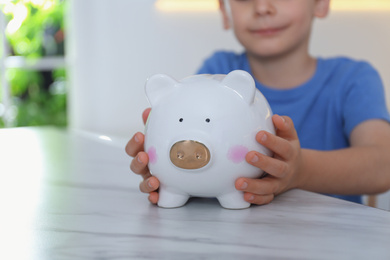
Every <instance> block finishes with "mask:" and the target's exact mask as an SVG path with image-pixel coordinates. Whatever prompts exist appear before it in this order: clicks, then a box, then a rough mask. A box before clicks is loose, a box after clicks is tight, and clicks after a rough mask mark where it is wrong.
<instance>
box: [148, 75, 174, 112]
mask: <svg viewBox="0 0 390 260" xmlns="http://www.w3.org/2000/svg"><path fill="white" fill-rule="evenodd" d="M177 83H178V82H177V80H175V79H173V78H171V77H170V76H168V75H165V74H156V75H153V76H151V77H150V78H149V79H148V80H147V81H146V83H145V93H146V97H147V98H148V100H149V103H150V104H151V105H152V106H153V105H155V104H157V103H158V102H159V100H160V99H161V98H163V97H165V96H167V95H169V93H170V92H171V91H172V90H173V89H174V88H175V85H176V84H177Z"/></svg>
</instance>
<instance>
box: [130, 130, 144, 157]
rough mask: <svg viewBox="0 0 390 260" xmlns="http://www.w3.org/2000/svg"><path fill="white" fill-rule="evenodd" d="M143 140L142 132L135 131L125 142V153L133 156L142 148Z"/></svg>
mask: <svg viewBox="0 0 390 260" xmlns="http://www.w3.org/2000/svg"><path fill="white" fill-rule="evenodd" d="M144 141H145V136H144V134H142V133H140V132H138V133H136V134H135V135H134V136H133V137H132V138H131V139H130V141H129V142H128V143H127V144H126V147H125V150H126V153H127V154H128V155H130V156H131V157H135V156H136V155H137V154H138V153H139V152H142V151H143V150H144Z"/></svg>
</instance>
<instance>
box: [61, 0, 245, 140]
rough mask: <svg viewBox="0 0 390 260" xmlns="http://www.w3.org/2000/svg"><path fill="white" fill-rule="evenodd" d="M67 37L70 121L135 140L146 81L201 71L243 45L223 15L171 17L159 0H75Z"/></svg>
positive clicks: (92, 129) (104, 132)
mask: <svg viewBox="0 0 390 260" xmlns="http://www.w3.org/2000/svg"><path fill="white" fill-rule="evenodd" d="M70 3H71V6H70V14H69V19H68V21H69V32H68V37H67V40H68V42H67V61H68V65H69V66H68V68H69V76H70V102H69V117H70V118H69V120H70V126H71V127H74V128H81V129H84V130H88V131H93V132H98V133H102V134H106V135H120V136H125V137H130V136H131V135H132V134H133V133H134V132H135V131H139V130H141V131H142V130H143V124H142V120H141V112H142V111H143V109H144V108H146V107H147V106H148V103H147V101H146V98H145V95H144V83H145V80H146V79H147V78H148V77H149V76H151V75H153V74H155V73H166V74H170V75H172V76H174V77H177V78H178V79H180V78H182V77H185V76H188V75H191V74H193V73H195V72H196V70H197V69H198V67H199V66H200V64H201V63H202V60H203V59H204V58H206V57H207V56H208V55H210V54H211V53H212V52H213V50H215V49H219V48H221V47H223V48H226V49H236V50H238V49H240V47H239V45H238V44H237V43H236V41H235V40H234V38H233V37H231V35H230V33H228V32H224V31H223V30H222V29H221V28H222V25H221V21H220V17H219V15H218V13H216V12H211V13H185V14H177V13H176V14H166V13H161V12H158V11H156V10H155V8H154V3H155V1H154V0H82V1H78V0H72V1H71V2H70Z"/></svg>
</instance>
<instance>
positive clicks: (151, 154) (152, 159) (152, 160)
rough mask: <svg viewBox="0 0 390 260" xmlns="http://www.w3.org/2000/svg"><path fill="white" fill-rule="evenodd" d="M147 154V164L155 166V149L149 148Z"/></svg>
mask: <svg viewBox="0 0 390 260" xmlns="http://www.w3.org/2000/svg"><path fill="white" fill-rule="evenodd" d="M147 153H148V156H149V162H150V163H151V164H155V163H156V162H157V152H156V148H155V147H154V146H151V147H149V149H148V151H147Z"/></svg>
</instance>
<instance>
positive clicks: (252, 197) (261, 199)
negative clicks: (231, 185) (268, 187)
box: [244, 192, 275, 205]
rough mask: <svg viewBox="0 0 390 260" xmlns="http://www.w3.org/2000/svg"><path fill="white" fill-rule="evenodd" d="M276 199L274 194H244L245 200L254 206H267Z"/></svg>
mask: <svg viewBox="0 0 390 260" xmlns="http://www.w3.org/2000/svg"><path fill="white" fill-rule="evenodd" d="M274 198H275V195H274V194H268V195H256V194H252V193H248V192H246V193H244V200H245V201H247V202H250V203H252V204H257V205H266V204H269V203H270V202H271V201H273V199H274Z"/></svg>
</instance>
